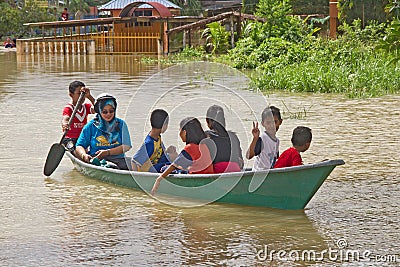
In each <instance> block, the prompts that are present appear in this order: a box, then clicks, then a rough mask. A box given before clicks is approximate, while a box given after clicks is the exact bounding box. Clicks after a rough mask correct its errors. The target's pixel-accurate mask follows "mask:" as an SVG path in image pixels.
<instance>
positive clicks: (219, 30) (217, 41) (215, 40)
mask: <svg viewBox="0 0 400 267" xmlns="http://www.w3.org/2000/svg"><path fill="white" fill-rule="evenodd" d="M201 37H202V38H204V37H206V46H207V47H209V48H211V53H225V52H226V51H228V48H229V37H230V33H229V32H227V31H226V30H225V27H224V26H222V25H221V24H220V23H219V22H212V23H209V24H207V28H206V29H205V30H204V31H203V33H202V34H201Z"/></svg>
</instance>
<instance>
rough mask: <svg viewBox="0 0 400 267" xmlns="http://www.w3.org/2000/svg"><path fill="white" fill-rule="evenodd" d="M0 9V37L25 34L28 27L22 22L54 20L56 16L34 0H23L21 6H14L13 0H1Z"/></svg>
mask: <svg viewBox="0 0 400 267" xmlns="http://www.w3.org/2000/svg"><path fill="white" fill-rule="evenodd" d="M0 10H1V12H0V38H2V37H3V36H11V37H22V36H25V35H27V34H28V29H27V28H26V27H25V26H24V25H23V24H24V23H29V22H39V21H51V20H56V16H57V14H54V13H51V12H49V10H48V9H47V8H41V7H38V6H37V5H36V3H35V2H34V1H25V3H23V5H22V6H16V5H15V3H14V2H13V1H12V2H11V3H10V2H8V1H2V2H0Z"/></svg>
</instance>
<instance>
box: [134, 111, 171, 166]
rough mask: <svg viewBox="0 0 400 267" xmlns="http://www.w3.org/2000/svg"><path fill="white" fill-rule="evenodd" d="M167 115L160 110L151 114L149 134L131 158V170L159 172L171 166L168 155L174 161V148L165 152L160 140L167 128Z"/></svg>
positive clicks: (169, 148)
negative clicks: (164, 167) (166, 166)
mask: <svg viewBox="0 0 400 267" xmlns="http://www.w3.org/2000/svg"><path fill="white" fill-rule="evenodd" d="M168 120H169V119H168V113H167V112H166V111H165V110H162V109H156V110H154V111H153V112H152V113H151V116H150V124H151V130H150V133H149V134H148V135H147V136H146V138H145V140H144V143H143V145H142V146H141V147H140V148H139V150H138V151H137V152H136V153H135V155H134V156H133V158H132V170H134V171H141V172H148V171H150V172H160V169H161V168H162V167H163V166H165V165H169V164H171V161H170V158H169V157H168V156H167V152H169V153H168V155H171V156H172V160H174V159H175V158H176V156H177V152H176V148H175V147H173V146H170V147H168V151H166V149H165V147H164V144H163V142H162V140H161V134H162V133H164V132H165V131H166V130H167V128H168Z"/></svg>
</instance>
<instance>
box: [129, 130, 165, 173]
mask: <svg viewBox="0 0 400 267" xmlns="http://www.w3.org/2000/svg"><path fill="white" fill-rule="evenodd" d="M132 161H133V162H135V163H136V164H137V165H138V171H145V172H146V171H150V172H160V169H161V167H163V166H164V165H166V164H170V162H169V159H168V157H167V156H166V155H165V147H164V144H163V142H162V141H161V136H159V137H158V139H154V138H153V137H151V136H150V135H147V136H146V138H145V139H144V143H143V145H142V146H141V147H140V148H139V150H138V151H137V152H136V153H135V155H134V156H133V158H132Z"/></svg>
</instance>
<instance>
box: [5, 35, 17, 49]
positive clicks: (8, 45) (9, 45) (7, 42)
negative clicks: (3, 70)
mask: <svg viewBox="0 0 400 267" xmlns="http://www.w3.org/2000/svg"><path fill="white" fill-rule="evenodd" d="M3 45H4V48H14V47H15V43H14V42H13V41H12V40H11V38H10V37H7V39H6V40H5V41H4V43H3Z"/></svg>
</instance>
